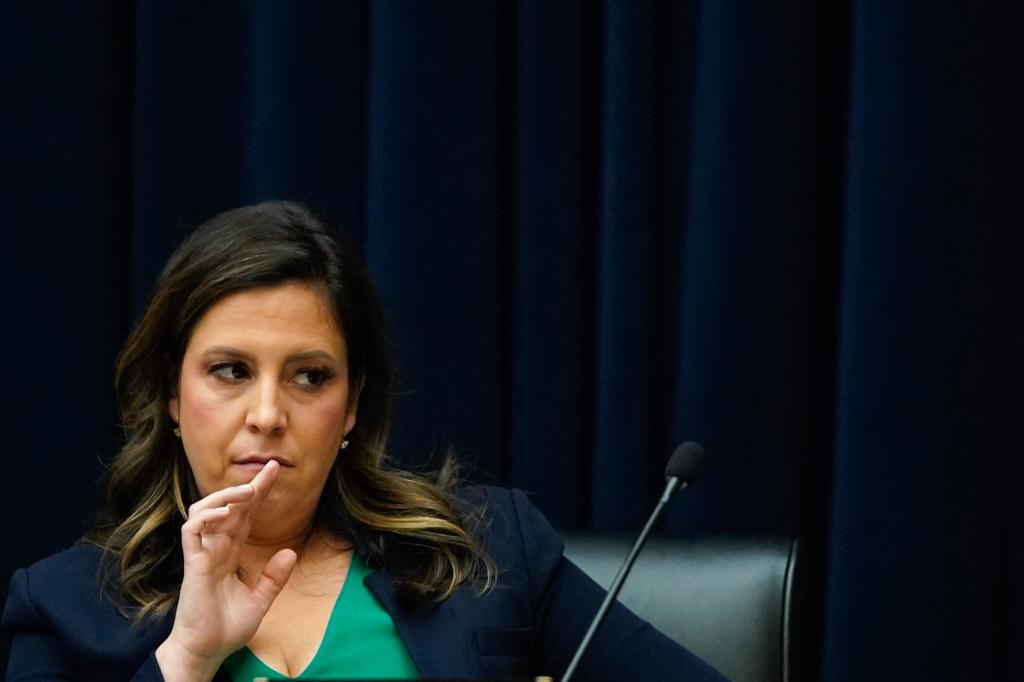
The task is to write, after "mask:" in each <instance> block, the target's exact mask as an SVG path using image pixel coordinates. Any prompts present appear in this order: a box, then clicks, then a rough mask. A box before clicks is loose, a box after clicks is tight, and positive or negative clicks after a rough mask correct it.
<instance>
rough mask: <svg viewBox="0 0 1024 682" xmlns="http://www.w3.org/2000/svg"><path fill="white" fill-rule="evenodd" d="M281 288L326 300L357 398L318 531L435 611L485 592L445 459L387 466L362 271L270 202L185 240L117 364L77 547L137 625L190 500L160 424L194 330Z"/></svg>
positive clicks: (326, 238) (386, 382)
mask: <svg viewBox="0 0 1024 682" xmlns="http://www.w3.org/2000/svg"><path fill="white" fill-rule="evenodd" d="M286 282H301V283H305V284H309V285H311V286H313V287H315V288H316V289H318V290H319V291H320V292H321V293H322V294H323V296H324V298H325V299H326V300H327V301H329V303H330V307H331V309H332V310H333V312H334V316H335V322H336V323H337V324H338V328H339V329H341V330H342V334H343V336H344V338H345V343H346V346H347V349H348V367H349V382H350V384H351V385H352V386H361V387H362V391H361V393H360V394H359V411H358V418H357V420H356V424H355V427H354V428H353V429H352V430H351V431H350V432H349V434H348V435H347V438H348V440H349V443H350V445H349V447H348V448H347V449H346V450H345V452H344V455H343V456H339V457H337V458H336V459H335V463H334V467H333V469H332V470H331V473H330V475H329V478H328V481H327V485H326V486H325V487H324V491H323V494H322V496H321V499H320V504H319V507H318V508H317V512H316V514H317V518H316V522H317V523H318V524H320V525H321V526H323V527H325V528H327V529H329V530H332V531H334V532H335V533H337V534H340V535H344V536H347V537H349V538H351V539H352V540H353V541H354V542H355V544H356V546H357V547H358V548H359V550H360V552H361V553H363V554H364V555H365V557H366V559H367V561H368V562H369V563H370V564H371V565H376V566H379V567H386V568H387V570H389V571H390V572H391V573H392V574H393V575H394V576H395V585H396V589H397V590H398V592H399V594H400V595H402V596H403V597H407V598H411V599H417V600H431V599H432V600H437V601H440V600H443V599H445V598H447V597H448V596H450V595H451V594H452V593H453V592H454V591H455V590H456V588H458V587H459V586H460V585H462V584H465V583H472V584H475V585H477V586H478V587H480V588H481V589H489V588H490V587H491V586H492V585H493V583H494V578H495V569H494V565H493V563H492V562H491V561H490V559H488V557H487V556H486V554H485V553H484V552H483V551H482V550H481V548H480V547H478V545H477V544H476V542H475V541H474V539H473V536H472V534H471V532H470V529H469V528H468V526H469V525H470V524H471V523H473V522H474V518H476V516H475V514H474V512H473V510H472V509H469V510H468V512H465V513H463V512H460V509H457V508H456V506H455V505H454V504H453V501H452V498H451V497H450V494H451V492H452V488H453V486H454V485H455V483H456V478H457V474H456V471H455V467H454V464H453V463H452V460H451V459H450V458H449V460H448V462H447V463H446V464H445V466H444V467H442V469H441V471H440V472H439V473H438V474H437V475H436V476H434V477H431V478H427V477H424V476H420V475H417V474H414V473H411V472H407V471H402V470H399V469H395V468H392V467H391V466H389V464H388V458H387V454H386V447H387V435H388V414H389V405H390V399H391V393H392V386H391V380H392V363H391V357H390V354H389V351H388V341H387V336H386V333H385V327H384V320H383V315H382V311H381V308H380V303H379V301H378V299H377V294H376V290H375V288H374V285H373V282H372V281H371V279H370V276H369V275H368V274H367V272H366V269H365V268H364V266H363V265H362V263H361V261H360V260H359V258H358V257H357V256H356V255H355V253H354V251H353V250H352V249H351V248H348V247H347V246H343V245H342V243H341V241H340V235H339V234H338V233H337V232H336V231H334V230H331V229H330V228H328V227H327V226H326V225H324V223H322V222H321V221H320V220H318V219H317V218H316V217H314V216H313V215H312V214H311V213H310V212H309V211H308V210H306V209H305V208H304V207H302V206H299V205H297V204H294V203H289V202H283V201H275V202H267V203H262V204H257V205H254V206H246V207H243V208H237V209H234V210H231V211H227V212H225V213H221V214H220V215H217V216H215V217H213V218H211V219H210V220H209V221H207V222H206V223H204V224H203V225H201V226H200V227H199V228H197V229H196V230H195V232H193V233H192V235H191V236H189V237H188V239H186V240H185V242H184V243H183V244H182V245H181V246H180V247H179V248H178V250H177V251H175V253H174V255H173V256H171V259H170V261H169V262H168V263H167V266H166V267H165V268H164V271H163V273H162V275H161V276H160V279H159V281H158V282H157V284H156V288H155V290H154V291H153V293H152V295H151V297H150V299H149V302H148V303H147V305H146V308H145V310H144V311H143V314H142V317H141V319H140V320H139V322H138V324H137V325H136V327H135V328H134V330H133V331H132V333H131V334H130V335H129V337H128V339H127V341H126V342H125V345H124V348H123V349H122V351H121V354H120V356H119V357H118V361H117V369H116V375H115V388H116V392H117V399H118V403H119V406H120V409H121V413H122V418H123V426H124V429H125V433H126V442H125V444H124V447H123V448H122V449H121V451H120V453H119V454H118V456H117V457H116V458H115V460H114V462H113V464H112V466H111V469H110V472H109V480H108V482H107V497H106V506H105V509H104V512H103V514H102V515H101V520H100V522H99V523H98V524H97V525H96V527H95V528H94V529H93V530H92V531H91V532H90V533H89V534H88V535H87V536H86V537H85V538H84V539H85V541H87V542H91V543H93V544H97V545H99V546H101V547H103V548H104V549H105V550H107V551H108V552H109V553H110V554H111V555H112V556H113V557H114V558H115V560H116V566H115V567H114V568H116V570H115V571H113V574H112V581H113V585H114V586H115V587H116V592H117V593H118V596H119V597H121V598H122V599H121V601H122V604H123V606H124V607H125V608H126V609H128V610H131V611H133V612H134V614H135V617H136V618H137V619H141V618H143V617H145V616H146V615H149V614H152V615H163V614H166V613H167V612H169V611H170V609H171V607H172V606H173V604H174V602H175V600H176V598H177V585H178V583H177V576H179V575H180V570H181V534H180V533H181V524H182V523H183V522H184V520H185V519H186V518H187V516H188V511H187V510H188V507H189V505H191V504H192V503H193V502H195V501H197V500H199V499H200V493H199V489H198V487H197V486H196V483H195V480H194V479H193V476H192V470H191V469H190V467H189V464H188V461H187V460H186V458H185V452H184V450H183V449H182V445H181V441H180V440H179V439H178V438H176V437H174V436H173V435H172V430H173V427H174V424H172V423H171V420H170V418H169V416H168V413H167V404H168V400H169V399H170V398H171V397H173V396H174V395H175V394H176V392H177V385H178V373H179V371H180V368H181V362H182V358H183V357H184V354H185V348H186V346H187V345H188V342H189V337H190V335H191V333H192V330H193V329H194V328H195V325H196V323H197V322H198V321H199V319H200V318H201V317H202V316H203V314H204V313H205V312H206V311H207V310H208V309H209V308H210V306H211V305H213V304H214V303H216V302H217V301H219V300H221V299H223V298H224V297H225V296H229V295H231V294H233V293H236V292H239V291H245V290H250V289H256V288H260V287H270V286H274V285H279V284H283V283H286Z"/></svg>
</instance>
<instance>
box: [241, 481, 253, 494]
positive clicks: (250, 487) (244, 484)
mask: <svg viewBox="0 0 1024 682" xmlns="http://www.w3.org/2000/svg"><path fill="white" fill-rule="evenodd" d="M238 489H239V490H240V491H242V492H245V490H246V489H249V490H256V488H254V487H253V486H252V483H243V484H242V485H240V486H238Z"/></svg>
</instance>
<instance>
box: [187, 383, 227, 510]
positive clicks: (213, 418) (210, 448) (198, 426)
mask: <svg viewBox="0 0 1024 682" xmlns="http://www.w3.org/2000/svg"><path fill="white" fill-rule="evenodd" d="M180 408H181V413H180V414H181V440H182V445H183V446H184V447H185V454H186V456H187V457H188V461H189V465H191V467H192V472H193V474H194V475H195V477H196V483H198V484H199V488H200V490H201V491H202V493H203V494H204V495H208V494H210V493H211V492H213V491H214V490H219V489H220V488H222V487H224V486H223V484H222V482H221V481H220V478H221V476H222V474H223V471H224V466H225V461H224V453H225V452H226V451H227V445H228V444H229V443H230V442H231V439H232V438H233V437H234V435H235V433H236V431H237V429H236V428H234V424H235V422H236V421H237V420H236V419H235V417H234V415H233V410H232V409H231V406H230V405H228V404H225V403H224V402H223V401H222V400H218V399H217V398H216V396H214V395H212V394H211V393H210V392H209V391H206V390H204V389H203V387H202V385H197V384H196V383H194V382H188V381H182V383H181V398H180Z"/></svg>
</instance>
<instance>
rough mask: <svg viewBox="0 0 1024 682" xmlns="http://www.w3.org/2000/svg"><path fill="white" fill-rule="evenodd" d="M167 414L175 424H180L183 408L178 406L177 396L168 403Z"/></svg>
mask: <svg viewBox="0 0 1024 682" xmlns="http://www.w3.org/2000/svg"><path fill="white" fill-rule="evenodd" d="M167 414H168V415H169V416H170V418H171V421H172V422H174V423H175V424H177V423H178V417H179V415H180V414H181V406H180V405H179V404H178V397H177V396H175V397H173V398H171V399H170V400H168V401H167Z"/></svg>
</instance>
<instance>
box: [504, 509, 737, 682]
mask: <svg viewBox="0 0 1024 682" xmlns="http://www.w3.org/2000/svg"><path fill="white" fill-rule="evenodd" d="M512 504H513V507H514V509H515V519H516V524H517V526H518V529H519V532H520V535H521V538H522V546H523V551H524V554H525V561H526V563H527V571H528V574H529V583H530V584H529V588H530V594H531V599H532V602H533V604H532V607H533V613H534V614H535V616H534V619H535V631H536V646H537V651H538V654H539V659H540V660H539V669H543V670H547V671H554V673H555V674H557V675H559V676H560V675H561V674H562V673H563V672H564V671H565V668H566V667H567V666H568V664H569V662H570V660H571V659H572V656H573V654H575V652H576V649H577V647H578V646H579V644H580V642H581V641H582V640H583V636H584V635H585V633H586V631H587V628H588V627H589V626H590V622H591V620H593V617H594V615H595V614H596V613H597V610H598V608H600V605H601V601H602V600H603V599H604V596H605V594H606V593H605V590H604V589H603V588H602V587H601V586H600V585H598V584H597V583H596V582H594V581H593V580H591V579H590V577H588V576H587V575H586V574H585V573H584V572H583V571H582V570H581V569H580V568H579V567H577V566H576V565H575V564H573V563H572V562H571V561H569V560H568V559H566V558H565V557H564V556H563V555H562V541H561V539H560V538H559V537H558V534H557V532H556V531H555V530H554V529H553V528H552V527H551V525H550V524H549V523H548V521H547V519H545V518H544V516H543V515H542V514H541V513H540V511H538V510H537V508H536V507H535V506H534V505H533V504H532V503H531V502H530V501H529V500H528V499H527V497H526V495H525V494H524V493H523V492H522V491H519V490H513V491H512ZM548 674H551V673H548ZM576 679H579V680H581V681H583V680H587V681H593V682H621V680H664V681H665V682H673V681H678V682H724V681H725V678H724V677H723V676H722V675H721V674H720V673H718V671H716V670H715V669H714V668H712V667H711V666H709V665H708V664H707V663H705V662H704V661H702V660H701V659H700V658H698V657H697V656H695V655H694V654H692V653H691V652H689V651H687V650H686V649H684V648H683V647H681V646H680V645H679V644H677V643H676V642H674V641H673V640H671V639H669V638H668V637H667V636H665V635H663V634H662V633H661V632H659V631H658V630H656V629H655V628H654V627H653V626H651V625H650V624H649V623H647V622H646V621H643V620H641V619H640V618H639V617H637V616H636V615H635V614H634V613H633V612H632V611H630V610H629V609H627V608H626V607H625V606H623V605H622V604H621V603H619V602H616V603H614V604H613V605H612V607H611V608H610V609H609V610H608V613H607V617H606V618H605V621H604V623H603V624H602V625H601V627H600V628H599V629H598V631H597V632H596V634H595V636H594V639H593V640H592V641H591V642H590V645H589V647H588V648H587V652H586V654H585V655H584V657H583V660H582V661H580V667H579V668H578V669H577V675H576Z"/></svg>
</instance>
